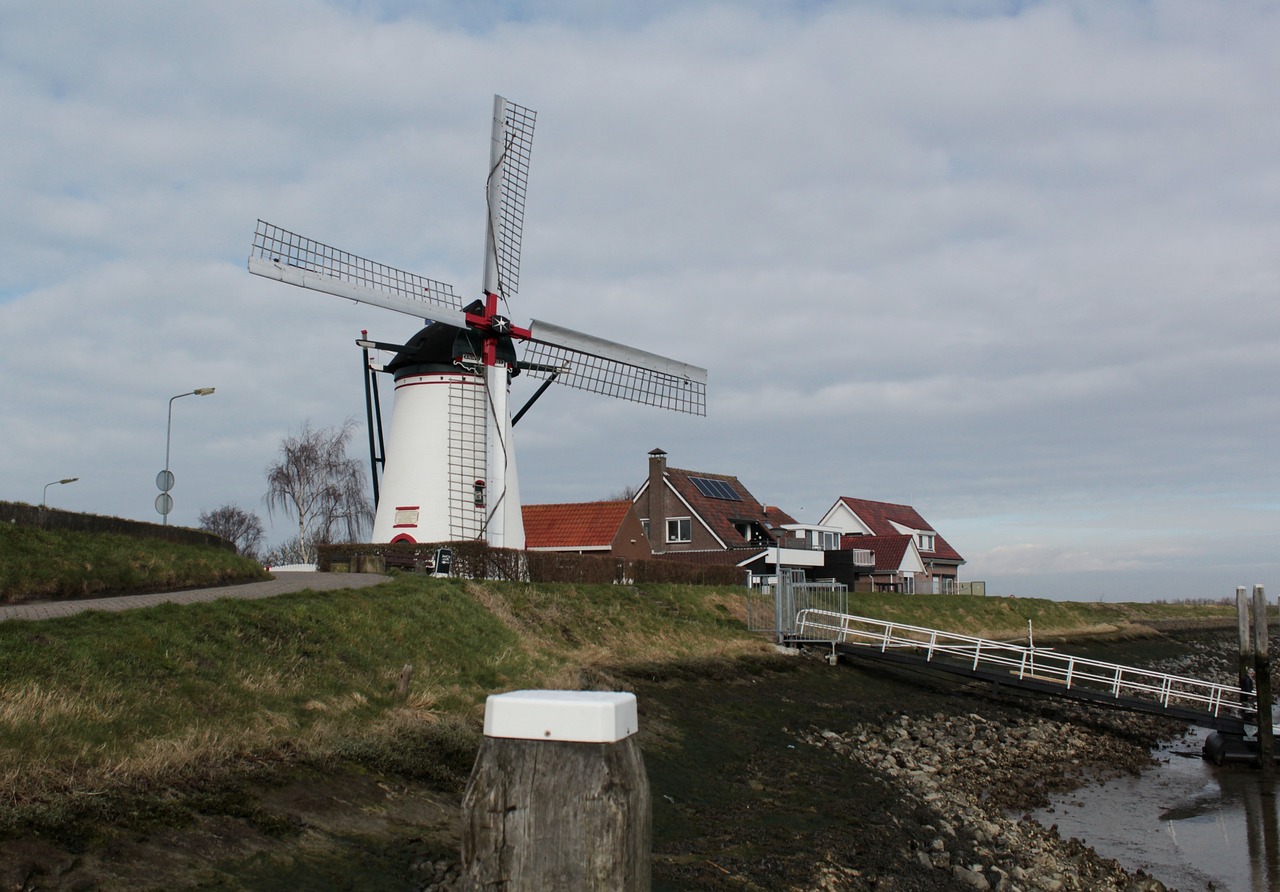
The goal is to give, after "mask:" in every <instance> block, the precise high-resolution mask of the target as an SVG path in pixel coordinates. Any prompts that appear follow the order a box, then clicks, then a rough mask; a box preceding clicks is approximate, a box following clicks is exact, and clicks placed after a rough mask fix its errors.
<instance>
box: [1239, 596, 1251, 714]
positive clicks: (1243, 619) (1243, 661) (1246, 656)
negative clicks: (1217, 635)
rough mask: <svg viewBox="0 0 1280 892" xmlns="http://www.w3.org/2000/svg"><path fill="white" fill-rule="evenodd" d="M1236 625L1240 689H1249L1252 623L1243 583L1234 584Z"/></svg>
mask: <svg viewBox="0 0 1280 892" xmlns="http://www.w3.org/2000/svg"><path fill="white" fill-rule="evenodd" d="M1236 625H1237V627H1238V629H1239V631H1240V682H1239V684H1240V689H1241V690H1249V689H1250V688H1251V687H1252V683H1251V682H1250V681H1249V670H1250V669H1252V668H1253V623H1251V622H1250V612H1249V596H1248V595H1247V594H1246V593H1245V587H1244V586H1243V585H1237V586H1236Z"/></svg>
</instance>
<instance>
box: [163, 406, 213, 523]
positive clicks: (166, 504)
mask: <svg viewBox="0 0 1280 892" xmlns="http://www.w3.org/2000/svg"><path fill="white" fill-rule="evenodd" d="M213 391H214V388H212V387H197V388H196V389H195V390H189V391H187V392H186V393H179V394H175V395H174V396H171V397H169V421H168V424H166V425H165V430H164V470H163V471H161V472H160V474H159V475H158V476H157V477H156V486H158V487H159V488H160V495H158V496H156V510H157V511H159V512H160V514H161V515H163V516H164V525H165V526H168V525H169V512H170V511H172V510H173V496H171V495H169V490H171V489H173V473H172V472H170V470H169V444H170V442H171V440H172V436H173V401H174V400H177V399H182V397H184V396H208V395H209V394H211V393H213Z"/></svg>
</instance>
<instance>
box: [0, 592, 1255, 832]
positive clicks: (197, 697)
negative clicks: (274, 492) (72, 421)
mask: <svg viewBox="0 0 1280 892" xmlns="http://www.w3.org/2000/svg"><path fill="white" fill-rule="evenodd" d="M743 594H744V593H743V591H742V590H741V589H724V588H721V589H717V588H709V587H696V586H681V585H652V586H649V585H646V586H603V585H602V586H586V585H579V586H574V585H530V584H523V583H507V582H478V581H469V580H452V579H433V578H428V577H421V576H412V575H405V576H400V577H397V578H394V579H393V580H392V581H390V582H388V583H386V584H384V585H379V586H375V587H372V588H365V589H359V590H343V591H335V592H313V591H306V592H301V593H298V594H294V595H283V596H279V597H275V598H269V599H263V600H238V599H227V600H223V601H217V602H212V603H204V604H193V605H181V606H180V605H173V604H167V605H161V606H157V607H151V608H143V609H137V610H130V611H125V612H104V611H88V612H84V613H80V614H77V615H74V616H71V617H67V618H63V619H56V620H42V621H25V620H10V621H6V622H0V791H2V792H0V834H4V833H17V832H30V831H31V829H32V828H37V829H39V830H40V832H42V833H43V832H46V831H48V832H53V831H52V830H51V829H50V828H57V827H62V828H63V829H64V830H65V829H66V827H67V826H70V825H68V823H67V822H68V820H71V819H70V818H67V817H66V816H67V815H74V816H76V817H75V819H74V820H71V823H72V824H74V825H75V826H76V827H79V828H83V827H87V826H92V825H93V821H94V820H106V819H108V818H110V819H114V818H115V817H118V816H119V815H121V814H133V813H135V812H137V813H139V814H143V813H148V814H149V813H150V812H148V809H150V808H159V806H158V805H157V802H160V803H163V802H165V801H168V800H169V799H172V798H173V797H174V796H179V795H180V798H181V797H182V796H185V797H188V798H190V797H192V796H194V797H196V798H197V799H198V798H200V797H207V796H208V795H212V793H211V792H210V791H215V792H216V791H218V790H227V789H232V790H234V788H235V784H236V781H235V780H234V778H236V777H242V776H244V774H245V772H253V771H256V770H259V769H260V768H261V767H262V766H269V765H273V764H285V765H288V764H292V763H293V762H295V761H297V760H299V759H301V760H304V761H306V762H307V763H308V764H312V765H321V766H323V765H325V764H332V760H335V759H336V760H347V761H351V762H354V763H355V764H357V765H366V766H370V767H372V768H377V769H380V770H392V771H396V772H400V773H402V774H404V775H405V776H415V777H420V778H425V779H428V780H432V781H435V782H439V783H440V784H441V785H445V786H447V785H449V784H456V783H458V782H459V778H465V776H466V771H467V769H468V766H469V762H470V759H471V758H473V756H474V747H475V745H476V742H477V740H478V729H479V725H480V719H481V717H482V715H483V703H484V699H485V697H486V696H487V695H488V694H490V693H495V692H500V691H504V690H514V689H519V688H529V687H550V688H575V687H580V686H592V687H606V688H608V687H616V686H617V685H618V684H619V683H620V682H619V677H620V676H619V674H618V673H617V670H618V668H619V667H623V666H626V667H632V668H633V669H634V668H635V667H646V672H647V671H648V668H652V673H651V674H652V677H655V678H656V677H662V673H663V672H665V671H666V670H665V669H664V667H663V664H666V665H667V666H669V667H680V666H684V667H689V666H696V665H698V664H699V661H703V665H706V662H705V661H709V660H714V661H718V662H719V664H720V665H724V664H725V662H724V661H725V660H726V658H733V657H737V656H742V655H746V654H759V653H762V652H763V653H767V652H769V650H770V643H769V642H768V641H767V640H766V639H765V638H763V637H762V636H759V635H754V634H751V633H749V632H747V631H746V628H745V626H744V624H743V622H742V619H743V617H744V615H745V600H744V597H743ZM851 609H852V610H853V611H855V612H861V613H864V614H869V615H873V616H881V617H884V618H891V619H896V620H898V621H901V622H908V623H913V624H919V625H926V626H934V627H940V628H947V629H952V630H954V631H960V632H971V633H972V632H983V633H986V634H991V635H1005V636H1007V637H1016V636H1020V635H1025V633H1026V619H1027V618H1028V617H1029V618H1032V619H1033V621H1034V622H1035V629H1036V635H1037V637H1039V636H1041V635H1045V636H1049V635H1052V634H1068V633H1071V632H1079V631H1090V630H1092V631H1107V630H1111V629H1115V628H1119V627H1120V626H1121V625H1122V624H1124V627H1125V628H1132V624H1133V623H1135V622H1140V621H1142V620H1143V619H1144V618H1145V619H1147V620H1151V619H1155V618H1169V617H1173V618H1184V617H1189V616H1191V615H1192V614H1194V615H1195V617H1200V616H1206V615H1210V616H1218V617H1222V618H1227V619H1229V618H1230V617H1231V616H1232V615H1233V611H1231V609H1230V608H1226V607H1220V606H1213V607H1207V606H1192V605H1119V604H1117V605H1106V604H1079V603H1072V604H1060V603H1056V602H1049V601H1041V600H1036V599H1013V598H981V597H961V596H928V595H925V596H920V595H917V596H901V595H857V596H852V597H851ZM407 664H408V665H412V666H413V671H412V680H411V683H410V685H409V689H408V692H407V696H403V697H402V696H400V695H398V694H397V691H396V687H397V682H398V680H399V678H400V675H401V671H402V669H403V667H404V666H405V665H407ZM672 671H675V669H673V670H672ZM646 677H648V675H646ZM264 770H265V769H264ZM229 777H230V778H232V780H228V778H229ZM175 789H180V790H182V791H184V792H182V793H181V794H177V793H174V792H173V791H174V790H175ZM146 791H152V794H151V795H148V794H147V793H146ZM156 791H159V792H156ZM139 797H141V799H140V800H139ZM179 811H181V809H179ZM175 813H176V812H175ZM157 814H161V815H162V816H161V817H157V818H155V820H158V821H163V820H167V818H164V817H163V814H170V811H167V810H165V809H160V811H159V812H157ZM60 816H61V817H60ZM6 828H8V829H6Z"/></svg>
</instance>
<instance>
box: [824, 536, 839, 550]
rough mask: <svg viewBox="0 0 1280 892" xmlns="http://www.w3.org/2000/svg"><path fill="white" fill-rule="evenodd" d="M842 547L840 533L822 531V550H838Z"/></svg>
mask: <svg viewBox="0 0 1280 892" xmlns="http://www.w3.org/2000/svg"><path fill="white" fill-rule="evenodd" d="M839 549H840V534H839V533H822V550H823V551H838V550H839Z"/></svg>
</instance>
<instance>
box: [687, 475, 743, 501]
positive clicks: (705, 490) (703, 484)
mask: <svg viewBox="0 0 1280 892" xmlns="http://www.w3.org/2000/svg"><path fill="white" fill-rule="evenodd" d="M689 482H690V483H692V484H693V485H694V486H696V487H698V492H700V493H702V494H703V495H704V496H706V497H707V498H709V499H723V500H725V501H726V502H741V501H742V496H740V495H738V494H737V492H735V491H734V489H733V487H732V486H730V485H729V484H728V483H725V482H724V481H723V480H712V479H711V478H709V477H690V478H689Z"/></svg>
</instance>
